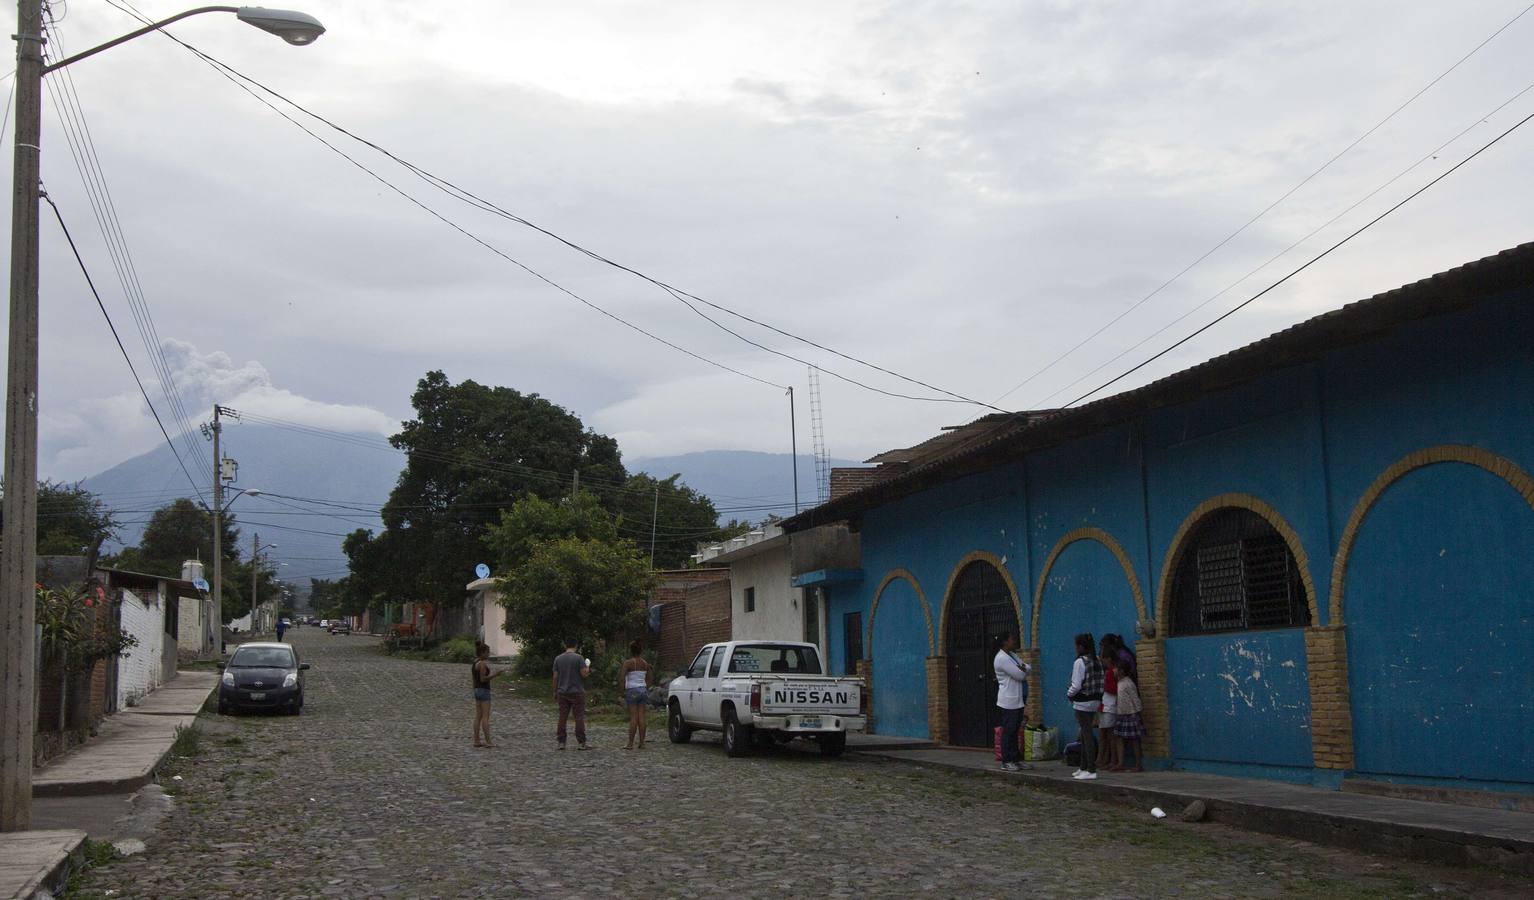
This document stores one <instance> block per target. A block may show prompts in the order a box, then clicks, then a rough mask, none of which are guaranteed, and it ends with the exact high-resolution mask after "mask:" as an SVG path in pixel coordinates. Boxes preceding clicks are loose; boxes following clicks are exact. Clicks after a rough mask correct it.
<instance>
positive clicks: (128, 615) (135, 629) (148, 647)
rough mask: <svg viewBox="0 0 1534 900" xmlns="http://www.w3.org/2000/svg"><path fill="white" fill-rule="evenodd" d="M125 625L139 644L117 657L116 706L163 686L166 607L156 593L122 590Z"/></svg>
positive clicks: (130, 701) (135, 700)
mask: <svg viewBox="0 0 1534 900" xmlns="http://www.w3.org/2000/svg"><path fill="white" fill-rule="evenodd" d="M122 628H123V630H124V631H126V632H127V633H129V634H131V635H133V636H134V637H135V638H138V646H137V647H134V648H133V649H132V650H129V651H128V654H127V655H126V656H123V657H119V658H118V661H117V707H118V709H122V708H125V707H128V706H132V705H134V704H136V703H138V701H139V700H142V699H143V698H144V697H145V696H146V695H147V694H149V692H150V691H153V690H154V689H155V688H157V687H159V686H160V654H162V653H163V652H165V607H164V606H163V605H162V604H161V603H160V601H159V598H158V597H156V596H155V595H153V594H150V595H147V596H144V597H141V596H140V595H139V594H136V593H134V592H133V591H130V590H126V589H124V590H123V602H122Z"/></svg>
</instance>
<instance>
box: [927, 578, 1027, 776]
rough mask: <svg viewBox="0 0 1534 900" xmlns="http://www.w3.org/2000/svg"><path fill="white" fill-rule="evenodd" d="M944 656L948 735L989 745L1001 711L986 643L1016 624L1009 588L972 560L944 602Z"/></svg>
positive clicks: (957, 741) (960, 742) (959, 742)
mask: <svg viewBox="0 0 1534 900" xmlns="http://www.w3.org/2000/svg"><path fill="white" fill-rule="evenodd" d="M944 607H945V609H944V614H945V615H946V616H947V617H948V625H947V628H946V629H945V633H946V635H947V642H946V643H947V645H946V647H945V652H946V653H947V656H948V739H949V742H950V743H953V744H955V745H957V746H960V747H989V746H991V743H992V734H993V732H994V729H995V728H996V726H998V725H1000V724H1001V717H1000V716H999V715H998V714H997V712H996V674H995V671H994V669H993V668H992V664H991V656H992V650H991V644H992V642H993V641H995V639H996V638H997V637H999V636H1001V635H1003V634H1006V633H1008V632H1015V631H1017V630H1018V627H1017V609H1016V607H1015V606H1014V605H1013V602H1012V590H1011V588H1010V587H1009V586H1008V585H1007V581H1006V579H1005V578H1004V577H1003V575H1002V573H1001V571H1000V570H999V569H997V568H996V567H995V566H994V565H992V564H991V563H989V562H987V561H985V560H975V561H974V562H971V563H969V564H968V565H966V566H965V567H964V568H963V569H961V570H960V571H959V574H958V576H957V577H956V578H955V579H954V583H953V589H952V590H951V591H949V594H948V601H947V603H946V604H945V605H944Z"/></svg>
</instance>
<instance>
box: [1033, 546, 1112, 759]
mask: <svg viewBox="0 0 1534 900" xmlns="http://www.w3.org/2000/svg"><path fill="white" fill-rule="evenodd" d="M1134 623H1135V607H1134V596H1133V594H1131V593H1130V590H1129V582H1128V580H1127V579H1126V578H1125V577H1124V570H1123V568H1122V567H1121V566H1120V565H1119V562H1118V560H1117V559H1115V558H1114V556H1113V554H1112V553H1110V552H1108V548H1106V547H1104V546H1103V545H1102V544H1099V543H1097V542H1096V541H1077V542H1076V543H1074V544H1071V545H1070V546H1069V547H1067V548H1065V551H1064V552H1062V553H1061V554H1060V557H1059V559H1057V560H1056V561H1055V566H1054V568H1053V569H1051V570H1050V573H1049V579H1048V580H1047V581H1046V582H1045V584H1044V602H1043V604H1041V606H1040V607H1039V665H1040V667H1041V669H1042V672H1041V673H1040V674H1041V677H1042V680H1043V681H1042V691H1043V696H1042V697H1038V698H1030V700H1029V702H1031V703H1039V702H1042V703H1043V704H1044V705H1043V711H1044V724H1046V725H1058V726H1060V733H1061V734H1062V735H1070V734H1074V733H1075V724H1076V720H1075V716H1074V714H1073V712H1072V709H1071V704H1070V701H1068V700H1066V699H1065V691H1066V688H1068V687H1070V682H1071V665H1072V664H1073V663H1074V662H1075V660H1076V648H1075V644H1074V642H1073V641H1074V638H1075V636H1076V635H1077V634H1079V633H1081V632H1083V631H1090V632H1091V633H1092V636H1093V638H1094V639H1096V640H1101V638H1102V636H1103V635H1104V634H1106V633H1108V632H1110V631H1111V632H1113V633H1115V634H1120V635H1128V636H1129V640H1133V639H1134Z"/></svg>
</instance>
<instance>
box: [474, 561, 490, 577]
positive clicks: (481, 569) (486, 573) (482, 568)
mask: <svg viewBox="0 0 1534 900" xmlns="http://www.w3.org/2000/svg"><path fill="white" fill-rule="evenodd" d="M474 574H475V575H476V576H477V577H479V578H489V577H490V567H489V566H487V565H485V564H484V563H480V564H479V565H477V566H475V567H474Z"/></svg>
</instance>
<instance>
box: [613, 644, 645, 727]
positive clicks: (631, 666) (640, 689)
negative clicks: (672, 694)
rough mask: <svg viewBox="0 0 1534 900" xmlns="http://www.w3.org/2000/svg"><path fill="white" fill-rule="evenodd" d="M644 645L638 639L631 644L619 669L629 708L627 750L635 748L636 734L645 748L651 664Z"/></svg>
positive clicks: (624, 699)
mask: <svg viewBox="0 0 1534 900" xmlns="http://www.w3.org/2000/svg"><path fill="white" fill-rule="evenodd" d="M643 652H644V645H643V644H641V643H639V642H638V641H634V642H633V643H631V644H629V658H628V659H625V660H624V661H623V667H622V668H620V669H619V670H618V684H619V685H620V686H621V687H622V688H623V702H624V704H625V705H626V706H628V710H629V743H628V746H627V747H624V748H623V749H625V750H633V749H634V735H635V734H636V733H637V734H638V735H639V749H640V750H643V749H644V732H645V724H646V723H645V715H646V707H648V706H649V705H650V664H649V663H648V662H645V658H644V655H643Z"/></svg>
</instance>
